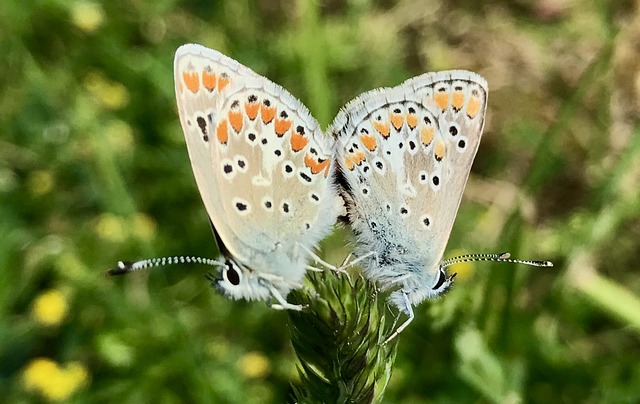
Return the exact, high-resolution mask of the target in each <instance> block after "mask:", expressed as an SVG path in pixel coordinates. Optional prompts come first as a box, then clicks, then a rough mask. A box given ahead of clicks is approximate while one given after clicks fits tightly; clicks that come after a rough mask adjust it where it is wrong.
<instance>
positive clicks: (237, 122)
mask: <svg viewBox="0 0 640 404" xmlns="http://www.w3.org/2000/svg"><path fill="white" fill-rule="evenodd" d="M242 118H243V117H242V111H229V123H230V124H231V127H232V128H233V130H235V131H236V133H240V131H241V130H242V121H243V119H242Z"/></svg>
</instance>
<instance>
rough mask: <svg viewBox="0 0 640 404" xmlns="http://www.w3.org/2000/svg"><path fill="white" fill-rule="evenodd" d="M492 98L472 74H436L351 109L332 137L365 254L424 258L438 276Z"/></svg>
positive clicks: (371, 95) (373, 94)
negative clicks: (438, 268)
mask: <svg viewBox="0 0 640 404" xmlns="http://www.w3.org/2000/svg"><path fill="white" fill-rule="evenodd" d="M486 95H487V91H486V82H484V80H483V79H481V78H479V76H477V75H473V74H472V73H468V72H461V71H454V72H441V73H429V74H426V75H423V76H419V77H416V78H414V79H411V80H408V81H407V82H405V83H403V84H402V85H400V86H398V87H394V88H391V89H380V90H373V91H370V92H367V93H365V94H363V95H361V96H360V97H358V98H356V99H355V100H353V101H351V102H350V103H348V104H347V105H346V106H345V107H344V108H343V110H342V111H341V112H340V114H339V115H338V117H337V118H336V120H335V121H334V123H333V124H332V126H331V131H332V132H333V134H334V136H335V137H336V145H335V148H336V160H337V162H338V165H339V175H338V178H339V180H340V183H341V185H342V189H343V194H344V196H345V200H346V201H347V203H348V205H349V208H348V211H349V220H350V222H351V224H352V227H353V228H354V231H355V232H356V233H357V235H358V239H359V243H360V244H362V246H361V247H360V253H363V252H366V251H371V250H374V251H377V252H378V254H379V255H381V256H382V257H380V256H379V257H378V258H379V259H380V260H382V261H384V259H385V254H386V255H388V257H389V260H391V261H393V260H398V259H399V258H398V257H405V258H406V259H414V258H416V260H417V261H418V262H416V263H415V264H419V265H417V266H418V267H423V266H424V265H426V266H427V267H431V268H433V269H434V270H435V266H436V265H437V262H438V261H439V260H440V259H441V256H442V253H443V251H444V248H445V246H446V242H447V239H448V237H449V234H450V232H451V228H452V225H453V221H454V219H455V215H456V212H457V209H458V205H459V203H460V199H461V197H462V193H463V190H464V185H465V183H466V180H467V177H468V174H469V170H470V168H471V164H472V162H473V159H474V156H475V154H476V151H477V148H478V145H479V142H480V137H481V133H482V126H483V122H484V110H485V108H486ZM410 264H411V265H413V264H414V263H410ZM407 265H409V263H408V264H407Z"/></svg>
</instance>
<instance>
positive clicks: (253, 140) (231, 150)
mask: <svg viewBox="0 0 640 404" xmlns="http://www.w3.org/2000/svg"><path fill="white" fill-rule="evenodd" d="M180 49H182V48H180ZM203 49H204V50H203ZM205 51H206V52H215V51H210V50H208V49H206V48H202V47H197V48H193V49H192V48H188V49H187V50H185V51H184V52H181V51H180V50H179V51H178V53H177V55H176V93H177V94H178V105H179V107H180V117H181V122H182V126H183V129H184V132H185V137H186V138H187V145H188V147H189V155H190V157H191V161H192V166H193V170H194V174H195V176H196V180H197V182H198V187H199V189H200V193H201V195H202V198H203V200H204V203H205V206H206V208H207V212H208V214H209V216H210V218H211V220H212V222H213V225H214V226H215V229H216V231H217V233H218V235H219V237H220V239H221V240H222V242H223V243H224V244H225V246H226V247H227V248H228V250H229V252H230V253H231V254H232V255H233V256H234V257H236V258H237V259H239V260H240V261H241V262H244V263H245V264H247V265H249V266H258V267H259V269H260V270H263V271H269V268H268V267H269V266H277V265H281V264H280V263H278V259H279V258H278V257H282V259H283V260H286V259H287V258H286V257H285V256H286V255H287V254H288V255H289V256H291V255H292V253H291V249H293V248H294V247H295V246H296V243H298V242H299V243H302V244H304V245H305V246H308V247H313V246H315V245H316V244H317V242H318V241H319V240H320V239H321V238H323V237H324V236H326V234H327V233H328V232H329V231H330V229H331V226H332V225H333V223H334V222H335V218H336V208H337V204H336V198H337V196H336V192H335V191H334V189H333V186H332V185H331V183H330V180H331V175H330V174H331V172H332V166H331V155H330V153H331V142H332V140H329V139H325V138H324V136H323V134H322V132H321V131H320V129H319V128H318V124H317V122H316V121H315V119H313V117H311V115H310V114H309V112H308V110H307V109H306V108H305V107H304V106H303V105H302V104H301V103H300V102H299V101H298V100H297V99H295V98H294V97H293V96H291V95H290V94H289V93H288V92H287V91H286V90H284V89H283V88H282V87H280V86H278V85H276V84H274V83H273V82H271V81H269V80H268V79H266V78H263V77H261V76H258V75H257V74H255V73H254V72H252V71H251V70H249V69H248V68H246V67H244V66H242V65H240V64H238V63H237V62H235V61H233V60H232V59H229V58H227V57H225V56H223V55H221V54H219V53H217V52H215V54H210V53H206V54H201V53H198V52H205ZM214 56H215V57H217V59H216V58H214ZM214 59H215V60H214ZM211 75H215V77H216V78H217V79H216V80H217V81H216V80H213V79H212V78H210V77H211ZM196 76H197V78H198V80H199V81H198V85H196V84H194V83H195V79H194V77H196ZM220 77H224V80H223V82H222V83H223V86H222V87H221V86H220V85H219V78H220ZM205 78H206V80H205ZM213 81H216V82H215V84H216V87H215V88H213ZM205 83H209V84H211V85H209V86H208V85H207V84H205ZM289 259H291V260H296V258H295V257H291V258H289ZM268 260H271V262H263V261H268ZM282 265H287V264H286V263H282Z"/></svg>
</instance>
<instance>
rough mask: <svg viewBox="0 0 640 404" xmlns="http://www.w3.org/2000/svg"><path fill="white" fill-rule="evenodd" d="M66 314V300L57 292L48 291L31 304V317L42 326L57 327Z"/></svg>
mask: <svg viewBox="0 0 640 404" xmlns="http://www.w3.org/2000/svg"><path fill="white" fill-rule="evenodd" d="M66 314H67V299H66V298H65V296H64V295H63V294H62V292H60V291H59V290H55V289H51V290H48V291H46V292H44V293H42V294H40V296H38V297H36V299H35V301H34V302H33V309H32V316H33V318H34V319H35V320H36V321H37V322H38V323H40V324H42V325H46V326H54V325H58V324H60V322H61V321H62V320H63V319H64V317H65V315H66Z"/></svg>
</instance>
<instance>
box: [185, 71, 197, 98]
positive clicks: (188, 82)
mask: <svg viewBox="0 0 640 404" xmlns="http://www.w3.org/2000/svg"><path fill="white" fill-rule="evenodd" d="M182 80H183V81H184V85H185V86H187V88H188V89H189V90H190V91H191V92H192V93H194V94H195V93H197V92H198V89H199V88H200V83H199V80H198V73H196V72H184V73H182Z"/></svg>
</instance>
